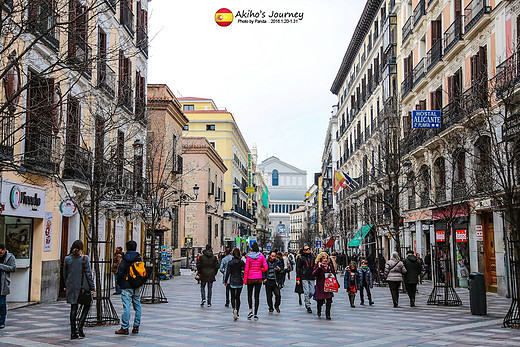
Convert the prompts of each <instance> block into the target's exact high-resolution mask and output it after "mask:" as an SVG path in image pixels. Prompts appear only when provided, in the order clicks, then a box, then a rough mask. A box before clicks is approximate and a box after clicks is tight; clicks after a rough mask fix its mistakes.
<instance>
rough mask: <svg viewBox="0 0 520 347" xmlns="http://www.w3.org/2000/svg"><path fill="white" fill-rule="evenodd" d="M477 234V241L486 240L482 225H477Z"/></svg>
mask: <svg viewBox="0 0 520 347" xmlns="http://www.w3.org/2000/svg"><path fill="white" fill-rule="evenodd" d="M475 235H476V236H477V241H484V232H483V230H482V225H475Z"/></svg>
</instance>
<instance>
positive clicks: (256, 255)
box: [244, 252, 267, 284]
mask: <svg viewBox="0 0 520 347" xmlns="http://www.w3.org/2000/svg"><path fill="white" fill-rule="evenodd" d="M266 271H267V261H266V260H265V257H264V256H263V254H261V253H260V252H251V253H249V254H248V255H247V257H246V267H245V269H244V284H247V280H261V279H262V274H263V273H264V272H266Z"/></svg>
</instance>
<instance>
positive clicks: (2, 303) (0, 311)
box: [0, 295, 7, 325]
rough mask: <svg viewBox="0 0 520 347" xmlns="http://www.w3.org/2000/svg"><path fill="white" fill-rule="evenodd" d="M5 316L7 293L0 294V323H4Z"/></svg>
mask: <svg viewBox="0 0 520 347" xmlns="http://www.w3.org/2000/svg"><path fill="white" fill-rule="evenodd" d="M6 316H7V295H0V325H2V324H5V317H6Z"/></svg>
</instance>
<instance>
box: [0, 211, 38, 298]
mask: <svg viewBox="0 0 520 347" xmlns="http://www.w3.org/2000/svg"><path fill="white" fill-rule="evenodd" d="M32 235H33V220H32V218H20V217H10V216H0V243H5V245H6V247H7V250H8V251H9V252H10V253H12V254H13V255H14V256H15V258H16V271H15V272H13V273H12V274H11V294H10V295H9V296H8V299H9V301H11V302H17V301H18V302H23V301H29V293H30V288H31V258H32Z"/></svg>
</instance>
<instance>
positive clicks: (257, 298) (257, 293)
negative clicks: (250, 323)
mask: <svg viewBox="0 0 520 347" xmlns="http://www.w3.org/2000/svg"><path fill="white" fill-rule="evenodd" d="M261 288H262V283H254V284H248V285H247V303H248V304H249V310H252V309H253V289H254V291H255V316H256V314H257V313H258V305H260V289H261Z"/></svg>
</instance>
